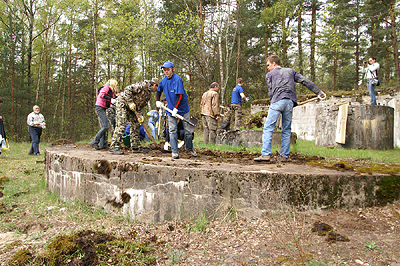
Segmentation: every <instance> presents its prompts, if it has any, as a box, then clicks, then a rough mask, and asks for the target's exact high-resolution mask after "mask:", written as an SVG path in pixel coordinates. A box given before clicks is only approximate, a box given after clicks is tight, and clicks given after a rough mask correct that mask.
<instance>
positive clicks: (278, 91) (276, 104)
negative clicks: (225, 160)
mask: <svg viewBox="0 0 400 266" xmlns="http://www.w3.org/2000/svg"><path fill="white" fill-rule="evenodd" d="M267 67H268V70H269V72H268V73H267V75H266V78H265V80H266V83H267V86H268V91H269V98H270V102H271V104H270V107H269V111H268V116H267V120H266V121H265V124H264V131H263V136H262V142H263V146H262V150H261V156H260V157H257V158H254V160H255V161H270V159H271V142H272V132H273V131H274V128H275V125H276V122H277V120H278V118H279V116H280V115H282V133H281V136H282V137H281V151H280V159H281V161H282V162H287V161H289V150H290V135H291V126H292V114H293V107H294V106H296V105H297V95H296V86H295V82H296V83H301V84H303V85H304V86H306V87H307V89H309V90H311V91H312V92H314V93H315V94H317V95H318V97H319V98H320V99H325V97H326V95H325V93H324V92H323V91H321V90H320V89H319V88H318V87H317V85H315V84H314V83H313V82H311V81H310V80H309V79H307V78H305V77H304V76H302V75H301V74H299V73H297V72H296V71H295V70H294V69H291V68H283V67H281V66H280V59H279V57H278V56H277V55H271V56H269V57H268V59H267Z"/></svg>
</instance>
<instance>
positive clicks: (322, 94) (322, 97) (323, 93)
mask: <svg viewBox="0 0 400 266" xmlns="http://www.w3.org/2000/svg"><path fill="white" fill-rule="evenodd" d="M317 97H318V98H319V99H320V100H325V99H326V94H325V92H323V91H320V92H319V93H318V95H317Z"/></svg>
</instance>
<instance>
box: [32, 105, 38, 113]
mask: <svg viewBox="0 0 400 266" xmlns="http://www.w3.org/2000/svg"><path fill="white" fill-rule="evenodd" d="M32 109H33V112H34V113H35V114H38V113H39V112H40V109H39V106H38V105H34V106H33V108H32Z"/></svg>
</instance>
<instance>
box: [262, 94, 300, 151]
mask: <svg viewBox="0 0 400 266" xmlns="http://www.w3.org/2000/svg"><path fill="white" fill-rule="evenodd" d="M281 114H282V134H281V135H282V138H281V156H284V157H288V156H289V150H290V134H291V133H292V116H293V101H292V100H289V99H282V100H279V101H277V102H274V103H273V104H271V106H270V107H269V111H268V116H267V121H265V125H264V131H263V137H262V141H263V146H262V150H261V155H263V156H264V155H270V154H271V153H272V132H273V131H274V129H275V125H276V121H277V120H278V118H279V115H281Z"/></svg>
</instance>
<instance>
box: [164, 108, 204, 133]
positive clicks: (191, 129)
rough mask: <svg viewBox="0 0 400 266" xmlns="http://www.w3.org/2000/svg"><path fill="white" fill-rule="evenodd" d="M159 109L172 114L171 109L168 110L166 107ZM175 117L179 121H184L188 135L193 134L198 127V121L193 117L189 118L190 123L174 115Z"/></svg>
mask: <svg viewBox="0 0 400 266" xmlns="http://www.w3.org/2000/svg"><path fill="white" fill-rule="evenodd" d="M161 108H162V109H164V110H167V111H168V112H170V113H172V111H171V109H169V108H168V107H166V106H164V105H161ZM176 117H177V118H179V119H180V120H183V121H185V122H186V123H187V124H188V126H187V127H186V130H187V131H189V132H190V133H193V132H194V131H195V130H196V128H197V126H198V125H199V120H197V119H196V118H194V117H190V121H188V120H187V119H185V118H184V117H183V116H181V115H179V114H176Z"/></svg>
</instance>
